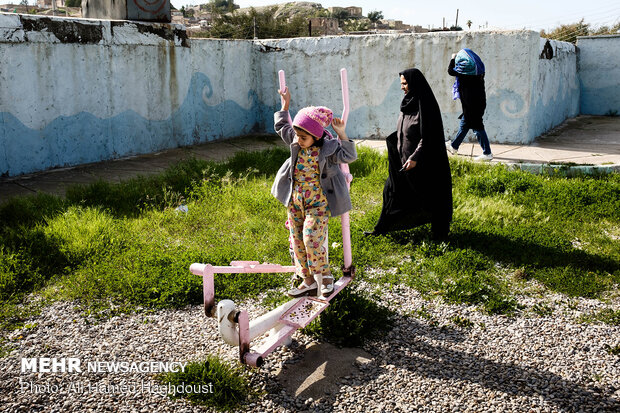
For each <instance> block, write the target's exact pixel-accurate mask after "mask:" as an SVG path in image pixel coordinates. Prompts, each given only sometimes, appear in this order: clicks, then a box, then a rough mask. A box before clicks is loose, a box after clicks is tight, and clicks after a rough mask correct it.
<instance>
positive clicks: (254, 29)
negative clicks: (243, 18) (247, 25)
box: [253, 17, 258, 40]
mask: <svg viewBox="0 0 620 413" xmlns="http://www.w3.org/2000/svg"><path fill="white" fill-rule="evenodd" d="M253 21H254V40H256V39H258V37H256V17H254V19H253Z"/></svg>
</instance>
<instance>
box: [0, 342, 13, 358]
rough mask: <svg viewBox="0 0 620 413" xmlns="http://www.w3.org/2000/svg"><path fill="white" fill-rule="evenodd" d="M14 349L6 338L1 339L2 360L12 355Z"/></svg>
mask: <svg viewBox="0 0 620 413" xmlns="http://www.w3.org/2000/svg"><path fill="white" fill-rule="evenodd" d="M13 349H14V347H13V346H12V345H11V344H10V343H9V342H8V340H7V339H6V338H4V337H0V358H4V357H6V356H8V355H9V354H11V351H13Z"/></svg>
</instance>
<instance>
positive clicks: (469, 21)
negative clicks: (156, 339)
mask: <svg viewBox="0 0 620 413" xmlns="http://www.w3.org/2000/svg"><path fill="white" fill-rule="evenodd" d="M465 24H466V25H467V28H468V29H471V25H472V24H473V22H472V21H471V20H467V23H465Z"/></svg>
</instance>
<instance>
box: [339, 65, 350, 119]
mask: <svg viewBox="0 0 620 413" xmlns="http://www.w3.org/2000/svg"><path fill="white" fill-rule="evenodd" d="M340 84H341V87H342V106H343V109H342V121H343V122H344V123H345V125H346V123H347V119H348V118H349V81H348V79H347V69H345V68H344V67H343V68H342V69H340Z"/></svg>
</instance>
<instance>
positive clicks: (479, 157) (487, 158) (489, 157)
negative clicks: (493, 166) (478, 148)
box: [474, 153, 493, 162]
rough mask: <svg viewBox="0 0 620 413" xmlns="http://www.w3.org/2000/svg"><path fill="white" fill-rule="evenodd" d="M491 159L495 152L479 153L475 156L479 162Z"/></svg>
mask: <svg viewBox="0 0 620 413" xmlns="http://www.w3.org/2000/svg"><path fill="white" fill-rule="evenodd" d="M491 159H493V154H492V153H490V154H488V155H485V154H482V155H478V156H476V157H475V158H474V160H475V161H478V162H489V161H490V160H491Z"/></svg>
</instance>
